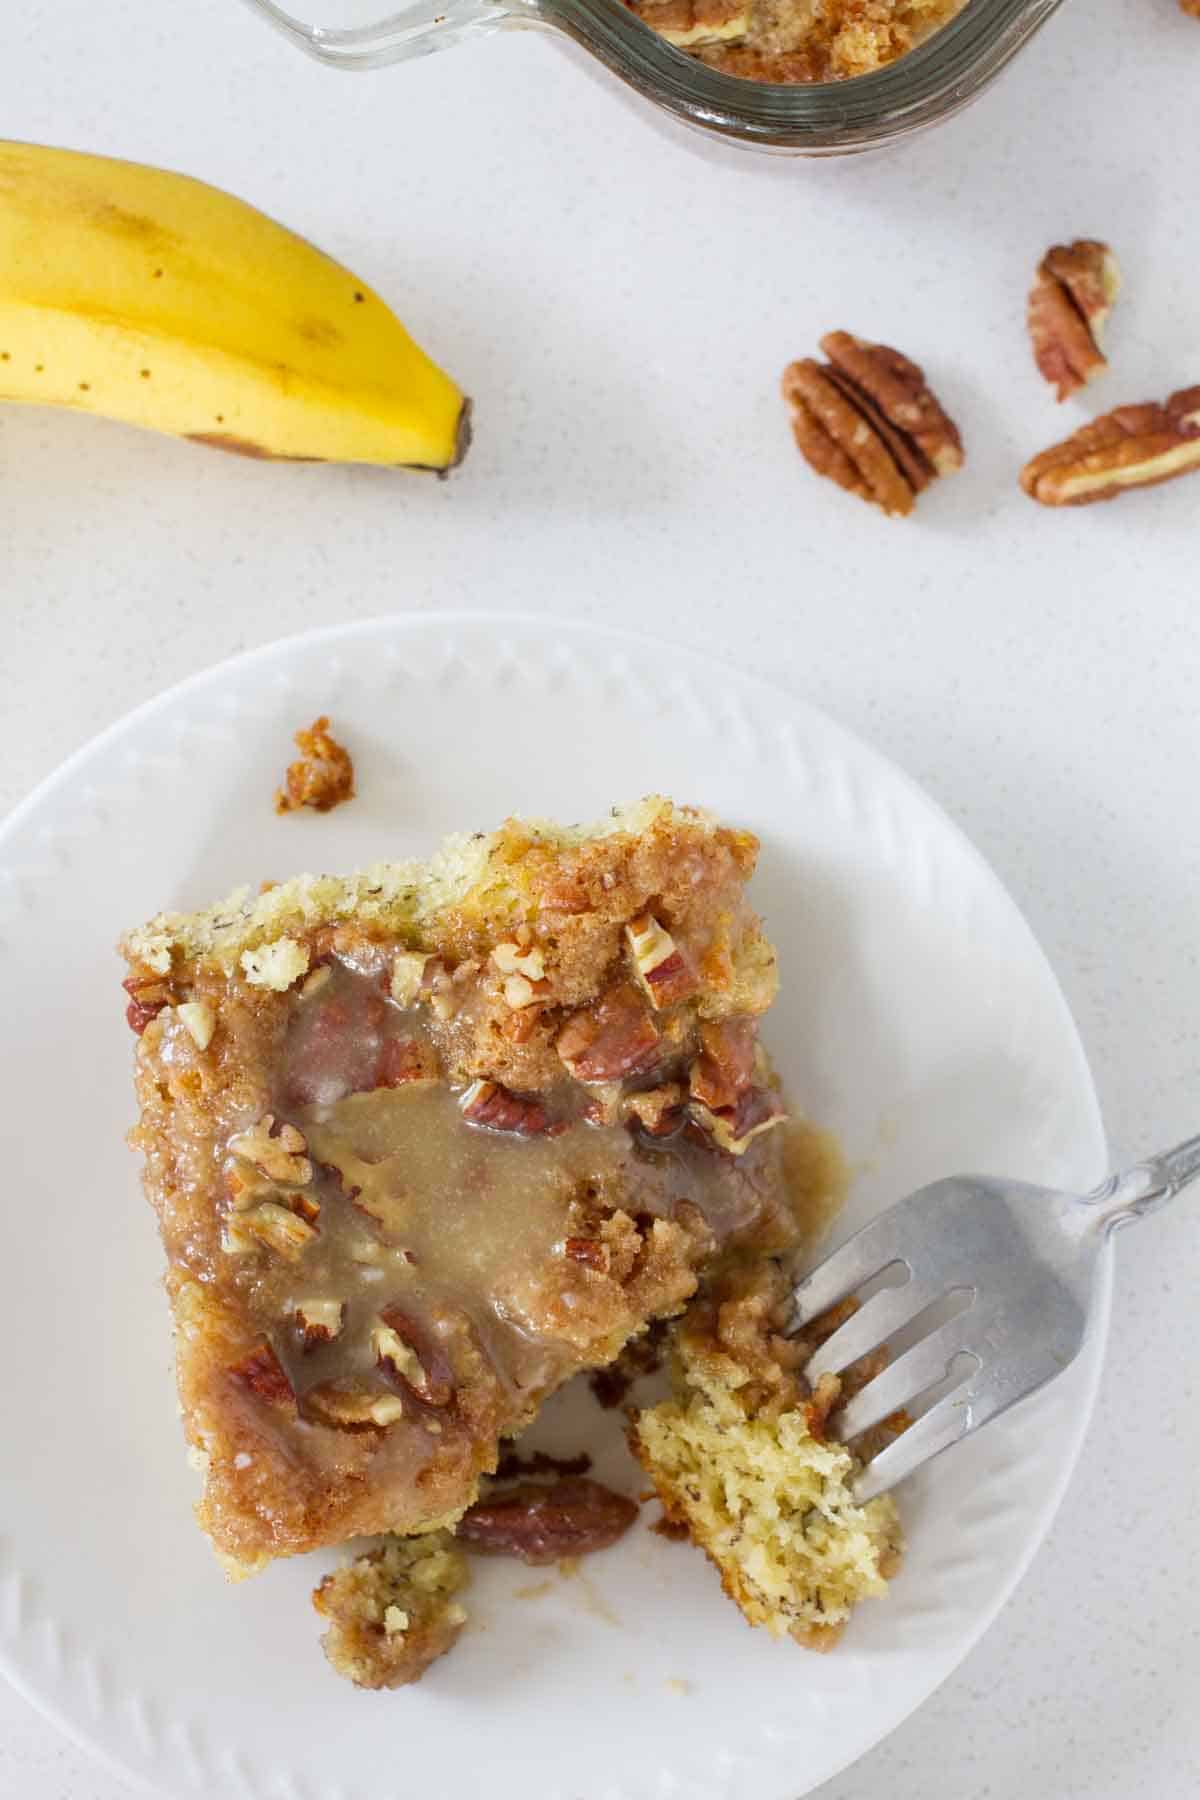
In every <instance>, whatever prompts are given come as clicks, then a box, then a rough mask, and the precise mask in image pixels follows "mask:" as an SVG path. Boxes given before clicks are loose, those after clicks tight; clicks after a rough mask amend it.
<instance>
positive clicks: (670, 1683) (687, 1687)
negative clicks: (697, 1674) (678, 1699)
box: [663, 1675, 692, 1695]
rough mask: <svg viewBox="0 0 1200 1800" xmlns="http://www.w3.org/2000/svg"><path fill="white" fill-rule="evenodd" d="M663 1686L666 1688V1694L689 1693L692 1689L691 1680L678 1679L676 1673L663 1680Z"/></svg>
mask: <svg viewBox="0 0 1200 1800" xmlns="http://www.w3.org/2000/svg"><path fill="white" fill-rule="evenodd" d="M663 1686H664V1687H665V1688H666V1690H667V1692H668V1694H681V1695H683V1694H690V1693H691V1691H692V1684H691V1682H690V1681H682V1680H680V1678H679V1676H678V1675H671V1676H669V1677H668V1679H667V1680H666V1681H664V1682H663Z"/></svg>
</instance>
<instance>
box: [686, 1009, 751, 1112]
mask: <svg viewBox="0 0 1200 1800" xmlns="http://www.w3.org/2000/svg"><path fill="white" fill-rule="evenodd" d="M757 1036H758V1022H757V1020H755V1019H750V1018H735V1019H713V1020H709V1021H708V1022H706V1023H705V1024H703V1025H702V1026H701V1027H700V1055H699V1056H698V1057H697V1058H696V1060H695V1062H694V1063H693V1064H692V1066H691V1070H690V1071H689V1075H688V1081H689V1085H690V1088H691V1091H692V1094H693V1096H694V1097H695V1098H696V1099H697V1100H701V1101H703V1103H704V1105H705V1106H711V1107H712V1108H713V1109H714V1110H716V1109H719V1108H720V1107H723V1106H736V1105H737V1102H738V1100H739V1099H740V1097H741V1096H742V1095H743V1094H744V1093H745V1091H746V1089H747V1088H748V1087H750V1086H751V1084H752V1083H753V1081H754V1052H755V1047H756V1040H757Z"/></svg>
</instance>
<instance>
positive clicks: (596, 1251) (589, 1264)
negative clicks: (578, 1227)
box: [563, 1237, 609, 1275]
mask: <svg viewBox="0 0 1200 1800" xmlns="http://www.w3.org/2000/svg"><path fill="white" fill-rule="evenodd" d="M563 1255H564V1256H566V1257H569V1258H570V1260H571V1261H572V1262H577V1263H582V1264H583V1266H584V1267H585V1268H588V1269H595V1271H596V1273H597V1274H598V1275H607V1273H608V1263H609V1256H608V1249H607V1247H606V1246H605V1245H604V1244H602V1243H601V1242H600V1239H599V1238H589V1237H569V1238H567V1239H566V1240H565V1242H564V1244H563Z"/></svg>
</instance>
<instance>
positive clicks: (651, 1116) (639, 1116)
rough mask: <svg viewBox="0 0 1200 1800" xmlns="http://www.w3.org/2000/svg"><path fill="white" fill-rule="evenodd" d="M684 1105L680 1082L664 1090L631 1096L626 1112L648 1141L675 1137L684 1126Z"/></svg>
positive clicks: (665, 1084) (664, 1086)
mask: <svg viewBox="0 0 1200 1800" xmlns="http://www.w3.org/2000/svg"><path fill="white" fill-rule="evenodd" d="M683 1101H684V1092H683V1088H682V1087H681V1086H680V1084H679V1082H677V1081H667V1082H664V1083H663V1085H662V1087H653V1088H641V1089H639V1090H638V1091H637V1092H636V1093H633V1094H628V1095H627V1096H626V1098H625V1112H626V1115H627V1117H628V1118H630V1119H634V1120H636V1122H637V1124H638V1125H639V1127H640V1128H641V1130H643V1131H644V1132H645V1133H646V1136H647V1137H672V1136H673V1135H674V1134H675V1132H677V1131H678V1130H679V1129H680V1127H681V1126H682V1124H683V1122H684V1114H683Z"/></svg>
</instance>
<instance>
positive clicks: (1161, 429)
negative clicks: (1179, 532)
mask: <svg viewBox="0 0 1200 1800" xmlns="http://www.w3.org/2000/svg"><path fill="white" fill-rule="evenodd" d="M1193 469H1200V387H1192V388H1184V389H1182V390H1181V391H1180V392H1179V393H1178V394H1172V396H1171V398H1170V399H1169V400H1168V401H1167V402H1166V404H1165V406H1158V405H1154V404H1151V405H1147V406H1118V407H1117V409H1116V410H1115V412H1110V413H1106V414H1105V415H1104V417H1103V418H1101V419H1093V420H1092V422H1091V423H1090V424H1088V425H1083V426H1081V427H1080V429H1079V430H1078V431H1076V432H1074V433H1073V435H1072V436H1071V437H1069V438H1067V439H1065V441H1064V442H1063V443H1061V444H1053V445H1052V446H1051V447H1050V449H1049V450H1043V451H1042V453H1041V455H1040V456H1035V457H1034V458H1033V460H1032V462H1029V463H1026V465H1025V467H1024V468H1023V469H1022V471H1021V486H1022V487H1023V488H1024V490H1025V492H1026V493H1027V494H1028V495H1030V497H1031V498H1032V499H1034V500H1038V501H1040V502H1041V504H1042V505H1043V506H1087V505H1089V504H1090V503H1092V502H1093V501H1097V500H1115V499H1116V497H1117V495H1118V494H1123V493H1124V492H1125V491H1126V490H1127V489H1128V488H1135V487H1152V486H1153V485H1154V484H1155V483H1156V482H1159V481H1171V480H1172V479H1173V478H1174V477H1175V476H1176V475H1186V474H1188V473H1189V472H1190V471H1191V470H1193Z"/></svg>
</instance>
